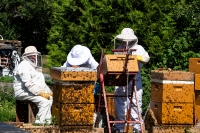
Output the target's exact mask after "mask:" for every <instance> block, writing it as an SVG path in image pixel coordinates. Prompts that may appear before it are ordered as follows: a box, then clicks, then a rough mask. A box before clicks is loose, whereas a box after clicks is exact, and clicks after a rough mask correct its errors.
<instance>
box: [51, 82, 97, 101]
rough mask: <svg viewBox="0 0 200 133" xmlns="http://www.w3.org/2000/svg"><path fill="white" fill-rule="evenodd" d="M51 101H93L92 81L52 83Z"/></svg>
mask: <svg viewBox="0 0 200 133" xmlns="http://www.w3.org/2000/svg"><path fill="white" fill-rule="evenodd" d="M53 101H55V102H59V103H94V82H86V83H85V82H82V83H76V84H75V83H70V84H64V83H54V84H53Z"/></svg>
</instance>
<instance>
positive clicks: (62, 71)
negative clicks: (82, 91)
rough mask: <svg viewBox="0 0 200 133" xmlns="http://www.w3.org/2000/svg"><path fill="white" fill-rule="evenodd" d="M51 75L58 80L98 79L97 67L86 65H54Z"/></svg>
mask: <svg viewBox="0 0 200 133" xmlns="http://www.w3.org/2000/svg"><path fill="white" fill-rule="evenodd" d="M50 77H51V78H52V79H53V80H58V81H96V80H97V72H96V70H95V69H90V68H86V67H78V68H72V67H53V68H51V71H50Z"/></svg>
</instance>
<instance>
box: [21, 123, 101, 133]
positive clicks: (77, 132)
mask: <svg viewBox="0 0 200 133" xmlns="http://www.w3.org/2000/svg"><path fill="white" fill-rule="evenodd" d="M20 128H21V129H23V130H26V131H29V132H31V133H47V132H51V133H104V128H93V127H91V126H62V127H61V126H51V125H50V126H45V125H44V126H34V125H32V124H23V126H20Z"/></svg>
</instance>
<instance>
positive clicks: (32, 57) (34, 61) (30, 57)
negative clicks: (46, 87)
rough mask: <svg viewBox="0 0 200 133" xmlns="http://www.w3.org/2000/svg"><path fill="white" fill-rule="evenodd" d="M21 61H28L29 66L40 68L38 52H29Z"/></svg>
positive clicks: (40, 61)
mask: <svg viewBox="0 0 200 133" xmlns="http://www.w3.org/2000/svg"><path fill="white" fill-rule="evenodd" d="M22 58H23V59H25V60H27V61H29V62H30V63H31V65H33V66H34V67H36V68H41V67H42V56H41V53H40V52H31V53H27V54H24V55H23V57H22Z"/></svg>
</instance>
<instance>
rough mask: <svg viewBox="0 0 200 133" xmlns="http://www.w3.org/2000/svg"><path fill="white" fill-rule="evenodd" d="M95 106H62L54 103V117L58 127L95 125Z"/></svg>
mask: <svg viewBox="0 0 200 133" xmlns="http://www.w3.org/2000/svg"><path fill="white" fill-rule="evenodd" d="M94 110H95V107H94V104H62V103H57V102H53V105H52V116H55V117H56V120H57V124H58V125H61V126H63V125H82V126H83V125H93V124H94Z"/></svg>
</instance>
